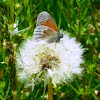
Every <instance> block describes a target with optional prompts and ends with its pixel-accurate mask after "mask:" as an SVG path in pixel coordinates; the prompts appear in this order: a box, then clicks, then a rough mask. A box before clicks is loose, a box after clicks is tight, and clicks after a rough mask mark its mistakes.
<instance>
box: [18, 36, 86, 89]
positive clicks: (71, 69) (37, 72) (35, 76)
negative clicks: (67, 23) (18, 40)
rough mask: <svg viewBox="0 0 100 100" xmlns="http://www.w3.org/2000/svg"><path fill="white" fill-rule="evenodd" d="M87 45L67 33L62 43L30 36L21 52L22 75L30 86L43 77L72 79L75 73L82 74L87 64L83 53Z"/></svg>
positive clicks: (19, 61) (54, 81) (19, 71)
mask: <svg viewBox="0 0 100 100" xmlns="http://www.w3.org/2000/svg"><path fill="white" fill-rule="evenodd" d="M83 52H84V49H82V46H81V44H80V43H77V42H76V40H75V38H69V36H64V37H63V39H62V40H61V41H60V43H50V44H42V43H41V42H35V40H34V39H32V40H31V39H27V41H26V42H24V43H23V44H22V45H21V47H20V48H19V51H18V53H17V75H18V79H19V80H20V81H22V82H24V83H25V86H26V87H30V86H32V88H34V84H35V83H36V82H37V81H39V80H41V79H42V80H43V81H47V80H48V77H51V78H52V83H53V84H54V85H56V84H57V83H61V82H67V81H68V80H70V79H71V80H72V79H73V76H74V74H77V75H81V73H82V71H83V68H81V67H80V64H81V63H83V59H82V54H83Z"/></svg>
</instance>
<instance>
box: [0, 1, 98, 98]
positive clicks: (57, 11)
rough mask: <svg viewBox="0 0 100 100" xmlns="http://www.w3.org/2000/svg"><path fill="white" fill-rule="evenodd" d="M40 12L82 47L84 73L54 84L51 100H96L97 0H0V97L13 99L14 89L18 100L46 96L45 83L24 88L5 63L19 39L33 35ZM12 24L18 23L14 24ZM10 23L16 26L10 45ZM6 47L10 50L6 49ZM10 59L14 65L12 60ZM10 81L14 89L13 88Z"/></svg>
mask: <svg viewBox="0 0 100 100" xmlns="http://www.w3.org/2000/svg"><path fill="white" fill-rule="evenodd" d="M42 11H47V12H49V13H50V15H51V16H52V17H53V18H54V20H55V22H56V23H57V25H58V27H59V28H60V29H62V28H63V30H64V31H67V32H66V34H69V33H70V35H71V36H74V37H76V38H77V40H78V41H79V42H80V43H82V45H83V48H85V52H84V55H83V56H84V61H85V62H84V64H83V65H82V67H84V68H85V70H84V72H83V76H82V77H81V78H79V77H77V78H76V79H75V80H73V82H71V83H67V84H60V85H58V86H57V87H55V86H53V91H54V94H53V97H54V100H66V98H67V99H68V100H85V99H87V100H99V99H100V18H99V16H100V0H41V1H40V0H0V100H15V99H13V98H14V95H13V93H12V92H13V91H17V100H22V99H23V100H41V99H43V98H44V97H47V87H44V83H42V82H41V83H40V84H38V85H36V86H35V88H34V90H33V91H31V89H25V88H24V85H23V84H20V83H19V82H17V81H16V79H17V78H15V77H14V76H15V74H16V72H15V71H14V66H12V69H10V70H9V66H8V63H9V59H10V55H9V53H11V54H12V56H15V51H16V50H17V48H18V47H19V46H20V44H21V43H22V41H23V40H25V39H26V38H29V37H30V36H33V32H34V29H35V27H36V24H35V23H36V18H37V16H38V14H39V13H40V12H42ZM18 20H19V22H18ZM14 23H17V24H18V25H17V26H16V27H13V25H14ZM10 25H11V29H12V30H14V29H16V28H17V27H18V31H17V33H16V34H14V35H11V36H10V37H9V42H11V45H10V46H11V47H10V46H9V45H7V43H6V42H7V39H8V38H7V36H8V35H9V34H8V33H9V32H8V30H7V28H6V27H8V26H10ZM22 33H24V34H22ZM8 48H11V51H8V52H7V50H8ZM13 51H14V52H13ZM13 54H14V55H13ZM12 61H13V63H14V64H16V60H15V59H14V60H12ZM14 61H15V62H14ZM11 78H13V79H11ZM11 80H12V81H11ZM13 81H16V82H13ZM13 83H15V84H13ZM12 84H13V85H15V87H16V90H13V91H12V89H13V87H14V86H12ZM43 91H44V92H43ZM96 91H97V93H96Z"/></svg>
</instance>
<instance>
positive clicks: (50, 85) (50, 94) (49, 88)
mask: <svg viewBox="0 0 100 100" xmlns="http://www.w3.org/2000/svg"><path fill="white" fill-rule="evenodd" d="M48 100H53V90H52V78H50V81H49V83H48Z"/></svg>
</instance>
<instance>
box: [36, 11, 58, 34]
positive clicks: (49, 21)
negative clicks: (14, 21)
mask: <svg viewBox="0 0 100 100" xmlns="http://www.w3.org/2000/svg"><path fill="white" fill-rule="evenodd" d="M41 25H44V26H47V27H50V28H52V29H54V30H55V31H56V32H58V34H59V30H58V27H57V25H56V23H55V21H54V20H53V18H52V17H51V16H50V14H49V13H47V12H46V11H43V12H41V13H40V14H39V15H38V18H37V26H41Z"/></svg>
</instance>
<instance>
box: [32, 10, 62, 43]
mask: <svg viewBox="0 0 100 100" xmlns="http://www.w3.org/2000/svg"><path fill="white" fill-rule="evenodd" d="M34 37H35V40H36V41H42V40H43V41H45V42H47V43H53V42H56V43H57V42H59V41H60V38H63V34H60V32H59V29H58V27H57V25H56V23H55V21H54V20H53V18H52V17H51V16H50V14H49V13H48V12H46V11H43V12H41V13H40V14H39V15H38V17H37V22H36V28H35V30H34Z"/></svg>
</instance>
